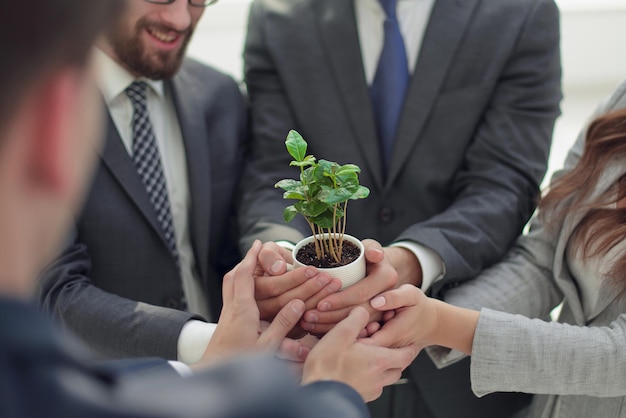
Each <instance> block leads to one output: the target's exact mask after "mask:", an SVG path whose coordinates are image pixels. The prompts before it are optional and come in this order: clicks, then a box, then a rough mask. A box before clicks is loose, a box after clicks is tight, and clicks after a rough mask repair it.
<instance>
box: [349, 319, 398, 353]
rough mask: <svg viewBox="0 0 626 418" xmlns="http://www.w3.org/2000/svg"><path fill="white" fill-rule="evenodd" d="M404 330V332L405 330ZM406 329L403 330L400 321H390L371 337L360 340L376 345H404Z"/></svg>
mask: <svg viewBox="0 0 626 418" xmlns="http://www.w3.org/2000/svg"><path fill="white" fill-rule="evenodd" d="M403 331H404V332H403ZM405 334H406V330H402V328H401V325H400V323H398V322H388V323H386V324H385V325H384V326H383V327H382V328H381V329H379V330H378V331H377V332H375V333H374V334H373V335H372V336H370V337H369V338H363V339H361V340H359V341H360V342H362V343H363V344H367V345H376V346H379V347H398V346H404V345H406V343H402V341H404V340H405Z"/></svg>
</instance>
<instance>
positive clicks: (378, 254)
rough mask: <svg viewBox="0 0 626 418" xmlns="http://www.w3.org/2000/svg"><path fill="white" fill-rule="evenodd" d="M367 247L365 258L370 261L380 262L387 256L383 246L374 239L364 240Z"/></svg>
mask: <svg viewBox="0 0 626 418" xmlns="http://www.w3.org/2000/svg"><path fill="white" fill-rule="evenodd" d="M362 243H363V246H364V247H365V259H366V260H367V262H368V263H380V262H381V261H383V258H384V257H385V253H384V252H383V247H382V246H381V245H380V244H379V243H378V242H376V241H374V240H372V239H365V240H363V241H362Z"/></svg>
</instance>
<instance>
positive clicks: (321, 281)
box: [317, 274, 330, 287]
mask: <svg viewBox="0 0 626 418" xmlns="http://www.w3.org/2000/svg"><path fill="white" fill-rule="evenodd" d="M329 282H330V277H328V276H326V275H324V274H320V275H319V276H318V278H317V283H318V284H319V285H320V286H322V287H323V286H326V285H327V284H328V283H329Z"/></svg>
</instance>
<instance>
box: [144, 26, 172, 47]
mask: <svg viewBox="0 0 626 418" xmlns="http://www.w3.org/2000/svg"><path fill="white" fill-rule="evenodd" d="M146 30H147V31H148V33H149V34H150V35H151V36H153V37H154V38H156V39H158V40H159V41H161V42H163V43H166V44H171V43H174V42H176V40H177V39H178V38H179V36H180V34H179V33H178V32H175V31H172V30H159V29H158V28H154V27H147V28H146Z"/></svg>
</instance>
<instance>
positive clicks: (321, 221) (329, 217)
mask: <svg viewBox="0 0 626 418" xmlns="http://www.w3.org/2000/svg"><path fill="white" fill-rule="evenodd" d="M311 221H312V222H313V223H314V224H315V225H317V226H319V227H320V228H326V229H329V228H332V227H333V226H334V225H333V212H332V210H330V209H329V210H326V211H324V212H323V213H321V214H320V215H318V216H316V217H314V218H311Z"/></svg>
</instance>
